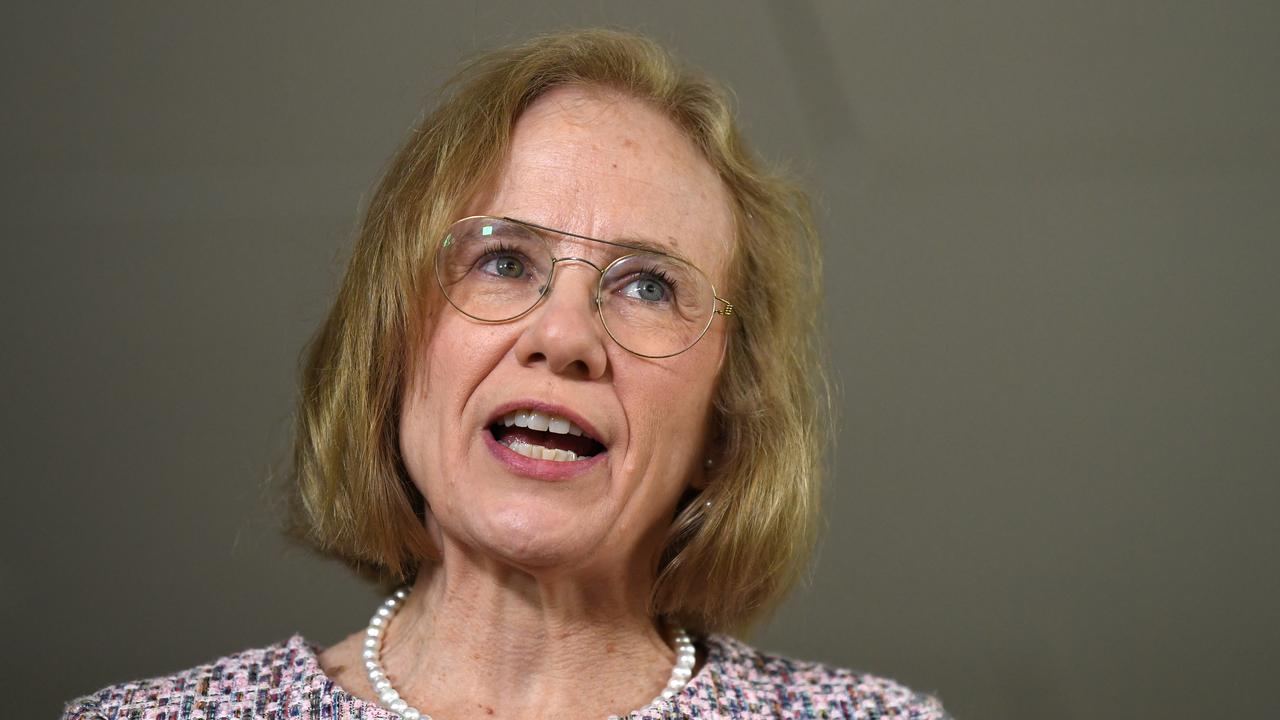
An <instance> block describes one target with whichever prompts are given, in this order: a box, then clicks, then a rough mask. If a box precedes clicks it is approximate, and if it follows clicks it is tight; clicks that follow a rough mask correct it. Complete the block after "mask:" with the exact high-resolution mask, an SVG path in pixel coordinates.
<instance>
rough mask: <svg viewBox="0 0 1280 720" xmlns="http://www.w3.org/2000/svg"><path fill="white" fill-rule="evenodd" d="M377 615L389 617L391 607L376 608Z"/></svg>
mask: <svg viewBox="0 0 1280 720" xmlns="http://www.w3.org/2000/svg"><path fill="white" fill-rule="evenodd" d="M378 617H391V608H389V607H380V608H378Z"/></svg>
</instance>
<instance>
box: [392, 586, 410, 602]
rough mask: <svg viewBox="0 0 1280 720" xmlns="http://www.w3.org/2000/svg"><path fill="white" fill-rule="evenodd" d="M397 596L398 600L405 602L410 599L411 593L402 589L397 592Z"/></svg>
mask: <svg viewBox="0 0 1280 720" xmlns="http://www.w3.org/2000/svg"><path fill="white" fill-rule="evenodd" d="M395 596H396V599H397V600H403V599H405V598H407V597H409V591H408V590H405V589H404V588H400V589H399V590H396V592H395Z"/></svg>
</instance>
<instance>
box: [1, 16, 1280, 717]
mask: <svg viewBox="0 0 1280 720" xmlns="http://www.w3.org/2000/svg"><path fill="white" fill-rule="evenodd" d="M584 24H608V25H613V26H617V27H624V28H631V29H636V30H640V31H644V32H647V33H650V34H652V35H653V36H654V37H656V38H658V39H659V40H661V41H663V42H665V43H667V44H668V45H670V46H671V47H672V48H674V49H675V50H676V51H677V52H678V53H679V54H680V55H682V56H683V57H684V58H686V59H688V60H689V61H691V62H693V63H694V64H696V65H699V66H701V67H703V68H705V69H706V70H708V71H709V72H711V73H712V74H714V75H716V76H718V77H720V78H722V79H723V80H724V81H726V82H727V83H728V84H730V85H731V86H732V87H733V88H734V89H735V90H736V93H737V97H738V101H739V106H740V112H741V116H742V119H743V122H744V124H745V126H746V128H747V132H748V134H749V137H750V138H751V139H753V140H754V142H755V143H756V145H757V146H758V147H759V149H760V153H761V155H763V156H764V157H766V158H767V159H769V160H770V161H773V162H777V163H781V164H783V165H785V166H786V167H788V168H790V169H791V170H792V171H793V172H795V173H797V174H798V175H800V176H802V177H803V178H805V180H806V183H807V185H808V186H809V187H810V188H811V189H812V190H813V192H814V194H815V197H816V198H817V200H818V205H819V209H820V212H821V216H822V227H823V231H824V237H825V245H826V287H827V296H826V301H827V307H826V311H827V315H826V318H827V320H826V322H827V326H828V328H829V337H830V345H831V355H832V359H833V363H834V368H835V375H836V378H837V380H838V384H839V388H840V395H839V399H838V405H839V407H840V411H841V415H842V421H841V424H840V428H839V432H838V438H839V439H838V442H837V446H836V450H835V452H834V453H833V456H832V458H831V467H832V474H831V483H830V486H829V490H828V503H827V529H826V531H825V534H824V537H823V544H822V548H821V551H820V553H819V556H818V558H817V561H816V563H815V565H814V570H813V573H812V580H811V582H810V583H809V584H808V585H806V586H805V587H803V588H801V589H800V590H799V591H798V592H797V593H796V595H795V596H794V598H793V599H792V601H791V602H789V603H788V604H787V605H786V606H785V607H784V608H783V609H782V610H781V611H780V612H779V613H778V614H777V615H776V617H775V618H774V620H773V622H771V623H770V624H768V625H767V626H765V627H764V628H762V629H761V631H760V632H758V633H756V635H755V636H754V637H753V638H752V640H753V641H754V642H756V643H758V644H759V645H761V646H763V647H765V648H767V649H770V650H774V651H778V652H784V653H788V654H792V655H797V656H801V657H805V658H810V659H819V660H824V661H827V662H832V663H837V664H840V665H844V666H852V667H855V668H858V669H862V670H866V671H871V672H875V673H878V674H882V675H888V676H891V677H894V678H897V679H899V680H900V681H902V682H904V683H907V684H909V685H911V686H913V687H915V688H917V689H920V690H925V691H929V692H932V693H936V694H937V695H938V696H939V697H940V698H941V699H942V700H943V701H944V703H945V704H946V705H947V706H948V707H949V708H950V710H951V711H952V712H953V713H954V714H955V715H956V716H957V717H958V718H961V719H963V720H973V719H976V718H1036V719H1037V720H1059V719H1066V718H1083V717H1091V718H1111V717H1113V718H1130V717H1161V718H1199V717H1228V716H1233V717H1246V716H1247V717H1263V716H1266V715H1268V714H1269V713H1272V712H1274V704H1275V699H1274V687H1275V678H1276V677H1277V676H1278V675H1280V658H1278V656H1277V655H1278V653H1280V650H1278V649H1277V648H1280V572H1278V571H1277V568H1278V567H1280V565H1278V563H1277V558H1276V555H1277V553H1276V549H1277V547H1278V546H1280V543H1278V541H1280V523H1278V522H1277V519H1276V513H1277V509H1278V508H1280V322H1278V317H1277V315H1278V314H1280V313H1278V310H1280V273H1278V265H1280V243H1278V242H1277V238H1278V236H1280V120H1278V111H1280V98H1278V93H1277V87H1280V82H1277V74H1278V73H1277V71H1278V70H1280V42H1277V37H1278V35H1277V32H1278V30H1280V4H1277V3H1275V2H1274V1H1272V0H1263V1H1260V2H1220V3H1208V2H1158V1H1146V2H1120V3H1117V2H1097V1H1089V2H1073V3H1063V2H1060V3H1050V2H1035V1H1033V2H1027V1H1018V2H1012V1H1010V2H969V3H953V2H903V1H887V0H886V1H883V2H812V3H811V2H803V1H799V0H797V1H795V2H781V1H779V2H767V1H763V0H742V1H740V2H739V1H732V2H731V1H727V0H726V1H721V2H713V3H693V2H643V3H640V2H615V1H604V0H593V1H587V0H583V1H581V2H555V3H532V2H498V3H472V2H435V3H415V4H404V3H400V4H388V3H369V4H365V3H296V2H295V3H262V4H240V3H202V4H194V3H193V4H170V3H115V4H111V3H100V2H93V3H30V4H18V5H16V6H15V5H9V6H7V7H6V12H5V20H4V22H3V24H2V27H3V29H0V37H2V39H3V42H0V60H2V61H3V62H2V63H0V77H2V78H3V80H2V82H3V85H2V88H3V89H2V94H0V99H2V100H3V111H2V112H0V123H2V128H0V129H2V130H3V132H2V133H0V152H2V153H3V168H4V170H3V196H2V197H3V208H4V212H3V214H2V215H0V227H2V228H3V245H2V250H0V252H2V254H0V283H2V285H0V286H2V287H3V298H2V300H3V302H2V304H0V318H2V321H0V322H2V325H0V330H2V332H3V335H2V336H0V344H2V347H3V351H0V372H2V373H3V375H2V378H3V396H2V398H3V400H2V402H0V407H2V408H3V409H2V410H0V422H2V426H0V431H2V437H3V441H2V442H3V446H2V452H0V473H2V477H3V482H4V486H3V487H4V495H3V497H4V502H3V507H4V509H5V515H6V522H5V523H4V535H3V541H4V552H3V553H2V554H0V615H2V616H3V618H4V623H5V628H4V646H5V650H4V651H3V652H0V657H2V658H3V661H2V662H3V665H2V666H0V670H2V672H3V674H2V675H0V678H2V680H0V683H2V684H3V687H4V689H5V692H4V701H3V702H4V705H5V710H4V711H3V712H2V713H0V714H3V715H4V716H5V717H22V718H36V717H53V716H56V715H57V713H58V712H59V709H60V707H61V703H62V702H63V701H64V700H67V699H69V698H71V697H73V696H75V695H78V694H83V693H87V692H89V691H91V690H94V689H96V688H97V687H100V686H102V685H105V684H108V683H113V682H120V681H124V680H127V679H131V678H138V677H144V676H149V675H156V674H162V673H167V672H172V671H175V670H178V669H180V668H185V667H189V666H192V665H195V664H197V663H199V662H202V661H205V660H208V659H211V658H214V657H217V656H219V655H223V654H227V653H229V652H233V651H236V650H239V649H242V648H245V647H249V646H260V645H264V644H267V643H270V642H274V641H277V640H280V639H283V638H285V637H287V636H288V635H289V634H291V633H293V632H301V633H303V634H304V635H306V636H307V637H308V638H309V639H311V640H312V641H313V642H316V643H319V644H321V645H324V644H328V643H331V642H333V641H335V640H336V639H338V638H340V637H342V636H344V635H345V634H347V633H349V632H352V631H355V630H357V629H358V628H359V627H360V626H361V625H362V624H363V623H364V621H365V619H366V618H367V616H368V613H369V611H370V608H371V607H372V604H373V603H375V602H376V598H375V595H374V592H373V590H372V589H371V588H369V587H367V586H365V585H363V584H361V582H359V581H357V580H356V579H355V578H354V577H352V576H351V575H349V574H348V573H347V572H346V571H345V570H344V569H343V568H341V567H339V566H338V565H336V564H334V563H330V562H326V561H322V560H319V559H316V558H314V557H312V556H310V555H308V554H307V553H306V552H304V551H302V550H300V549H297V548H294V547H291V546H290V545H288V544H287V543H286V542H285V541H284V540H283V539H282V537H281V535H280V533H279V529H278V527H279V504H278V502H277V501H276V500H274V499H273V498H272V497H271V494H270V492H269V491H268V490H267V489H266V487H267V484H266V478H267V477H268V474H269V472H270V470H271V469H272V468H273V467H275V466H277V465H278V464H279V463H280V462H281V460H282V459H283V458H284V457H285V455H286V453H287V449H288V443H289V432H290V414H291V412H292V405H293V399H294V378H295V367H296V364H297V360H298V356H299V352H300V350H301V348H302V346H303V344H304V343H305V341H306V340H307V338H308V337H309V335H310V333H311V332H312V331H313V329H314V328H315V327H316V325H317V323H318V322H319V321H320V319H321V317H322V316H323V314H324V312H325V309H326V306H327V303H328V302H329V301H330V299H331V297H332V295H333V292H334V289H335V287H336V283H337V280H338V278H339V275H340V272H341V269H342V267H343V263H344V261H345V258H346V256H347V253H348V251H349V249H350V245H351V240H352V237H353V229H354V227H355V225H356V223H357V221H358V217H359V214H360V211H361V209H362V207H363V203H364V202H365V201H367V198H368V195H369V191H370V188H371V186H372V185H373V183H374V182H375V180H376V178H377V177H378V174H379V171H380V169H381V168H382V167H383V165H384V163H385V161H386V159H387V158H388V156H389V155H390V154H391V152H392V151H393V149H394V148H395V147H396V146H397V144H398V143H399V142H400V140H401V139H402V138H403V137H404V136H405V134H406V131H407V130H408V129H409V127H410V126H411V125H412V124H413V122H414V121H415V120H416V119H417V117H418V116H419V115H420V113H421V112H422V110H423V108H424V107H426V106H427V105H428V104H429V103H430V101H431V98H432V97H433V94H434V92H435V89H436V88H437V87H438V86H439V84H440V83H441V82H442V81H443V80H444V79H445V78H446V77H448V76H449V75H450V74H451V73H452V72H453V71H454V70H455V69H456V68H457V66H458V63H459V61H461V60H462V59H463V58H465V57H467V56H469V55H471V54H473V53H474V52H476V51H478V50H481V49H485V48H489V47H493V46H495V45H498V44H502V43H505V42H508V41H511V40H514V39H518V38H522V37H525V36H527V35H529V34H531V33H534V32H537V31H542V30H548V29H553V28H559V27H564V26H569V25H584Z"/></svg>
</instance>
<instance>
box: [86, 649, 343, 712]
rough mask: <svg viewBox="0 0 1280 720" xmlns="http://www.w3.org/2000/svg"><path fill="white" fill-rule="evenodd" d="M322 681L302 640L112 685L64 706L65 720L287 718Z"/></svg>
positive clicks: (242, 652)
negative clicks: (118, 719)
mask: <svg viewBox="0 0 1280 720" xmlns="http://www.w3.org/2000/svg"><path fill="white" fill-rule="evenodd" d="M320 678H323V675H322V674H321V673H319V668H318V666H317V664H316V661H315V655H314V652H313V651H312V650H311V648H310V646H309V645H308V644H307V643H306V641H305V640H303V639H302V638H301V637H300V636H297V635H295V636H294V637H292V638H290V639H289V640H287V641H285V642H281V643H276V644H274V645H268V646H266V647H262V648H252V649H249V650H243V651H241V652H238V653H235V654H232V655H227V656H226V657H222V658H218V659H217V660H214V661H212V662H209V663H205V664H203V665H197V666H196V667H193V668H190V669H188V670H183V671H182V672H178V673H174V674H172V675H166V676H162V677H155V678H149V679H146V680H135V681H132V682H125V683H120V684H118V685H111V686H108V687H105V688H102V689H101V690H98V691H97V692H94V693H91V694H89V695H85V696H83V697H79V698H76V699H75V700H72V701H71V702H69V703H67V705H66V708H65V709H64V711H63V715H62V718H63V720H112V719H114V718H130V720H135V719H136V720H152V719H153V718H155V719H157V720H158V718H165V720H187V719H192V720H194V718H208V719H209V720H213V719H215V718H232V717H235V718H240V717H253V718H274V717H282V718H283V717H288V713H287V711H288V710H289V709H290V708H291V706H293V705H296V704H298V703H300V702H303V701H304V699H305V698H306V697H308V696H309V695H311V694H312V693H311V690H312V688H311V685H312V684H313V683H314V681H316V680H318V679H320Z"/></svg>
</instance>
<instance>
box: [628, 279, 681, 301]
mask: <svg viewBox="0 0 1280 720" xmlns="http://www.w3.org/2000/svg"><path fill="white" fill-rule="evenodd" d="M673 285H674V283H672V282H671V281H669V280H665V279H663V278H662V277H661V276H660V275H658V274H648V275H640V276H638V277H636V278H635V279H634V280H632V281H631V282H629V283H627V284H626V285H624V286H623V287H622V294H623V295H624V296H626V297H629V298H634V299H636V300H643V301H645V302H653V303H660V302H667V301H668V300H670V299H671V296H672V294H673V289H674V288H673Z"/></svg>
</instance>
